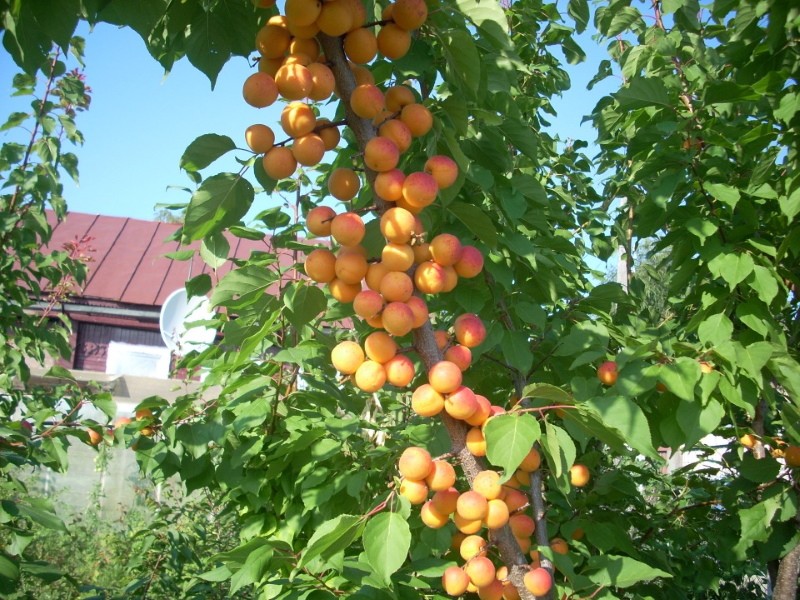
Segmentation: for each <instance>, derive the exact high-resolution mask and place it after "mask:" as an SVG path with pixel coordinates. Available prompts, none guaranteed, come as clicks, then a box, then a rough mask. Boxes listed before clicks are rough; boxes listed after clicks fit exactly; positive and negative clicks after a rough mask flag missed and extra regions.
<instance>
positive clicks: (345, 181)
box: [328, 167, 361, 201]
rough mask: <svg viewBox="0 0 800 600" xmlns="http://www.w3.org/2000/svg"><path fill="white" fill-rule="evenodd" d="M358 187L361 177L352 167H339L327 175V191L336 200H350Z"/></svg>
mask: <svg viewBox="0 0 800 600" xmlns="http://www.w3.org/2000/svg"><path fill="white" fill-rule="evenodd" d="M360 187H361V179H360V178H359V176H358V174H357V173H356V172H355V171H354V170H353V169H348V168H346V167H340V168H338V169H334V170H333V171H331V174H330V176H329V177H328V191H329V192H330V193H331V195H332V196H333V197H334V198H336V199H338V200H345V201H346V200H352V199H353V198H355V197H356V194H358V190H359V188H360Z"/></svg>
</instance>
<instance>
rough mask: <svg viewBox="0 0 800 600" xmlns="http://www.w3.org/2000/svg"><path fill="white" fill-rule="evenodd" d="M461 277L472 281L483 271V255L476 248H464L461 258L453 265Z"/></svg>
mask: <svg viewBox="0 0 800 600" xmlns="http://www.w3.org/2000/svg"><path fill="white" fill-rule="evenodd" d="M453 268H455V270H456V273H457V274H458V276H459V277H464V278H466V279H471V278H473V277H476V276H477V275H479V274H480V272H481V271H483V254H481V251H480V250H478V249H477V248H476V247H475V246H462V248H461V258H460V259H459V260H458V262H456V263H455V264H454V265H453Z"/></svg>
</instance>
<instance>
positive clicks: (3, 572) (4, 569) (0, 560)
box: [0, 553, 19, 586]
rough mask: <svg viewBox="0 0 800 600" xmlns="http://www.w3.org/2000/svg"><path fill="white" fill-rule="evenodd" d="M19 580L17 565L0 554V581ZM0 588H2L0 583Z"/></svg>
mask: <svg viewBox="0 0 800 600" xmlns="http://www.w3.org/2000/svg"><path fill="white" fill-rule="evenodd" d="M18 579H19V564H18V563H17V561H14V560H12V559H11V558H10V557H8V556H6V555H5V554H2V553H0V581H2V580H5V581H6V582H11V581H17V580H18ZM0 586H3V584H2V583H0Z"/></svg>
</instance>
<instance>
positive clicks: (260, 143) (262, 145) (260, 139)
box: [244, 125, 275, 154]
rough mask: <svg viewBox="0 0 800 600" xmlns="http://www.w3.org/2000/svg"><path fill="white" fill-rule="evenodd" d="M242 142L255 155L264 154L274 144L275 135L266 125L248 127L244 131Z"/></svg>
mask: <svg viewBox="0 0 800 600" xmlns="http://www.w3.org/2000/svg"><path fill="white" fill-rule="evenodd" d="M244 141H245V142H246V143H247V146H248V147H249V148H250V150H252V151H253V152H255V153H256V154H264V153H266V152H269V151H270V150H271V149H272V146H273V145H274V144H275V133H274V132H273V131H272V129H271V128H270V127H268V126H266V125H250V127H248V128H247V129H245V131H244Z"/></svg>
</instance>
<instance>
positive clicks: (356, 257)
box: [335, 252, 368, 301]
mask: <svg viewBox="0 0 800 600" xmlns="http://www.w3.org/2000/svg"><path fill="white" fill-rule="evenodd" d="M367 266H368V265H367V259H365V258H364V257H363V256H361V255H360V254H358V253H355V252H348V253H345V254H341V253H340V254H339V255H338V256H337V257H336V264H335V271H336V277H337V278H338V279H340V280H341V281H343V282H344V283H349V284H360V283H361V280H362V279H363V278H364V276H365V275H366V274H367ZM359 293H360V292H359ZM354 301H355V300H354Z"/></svg>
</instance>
